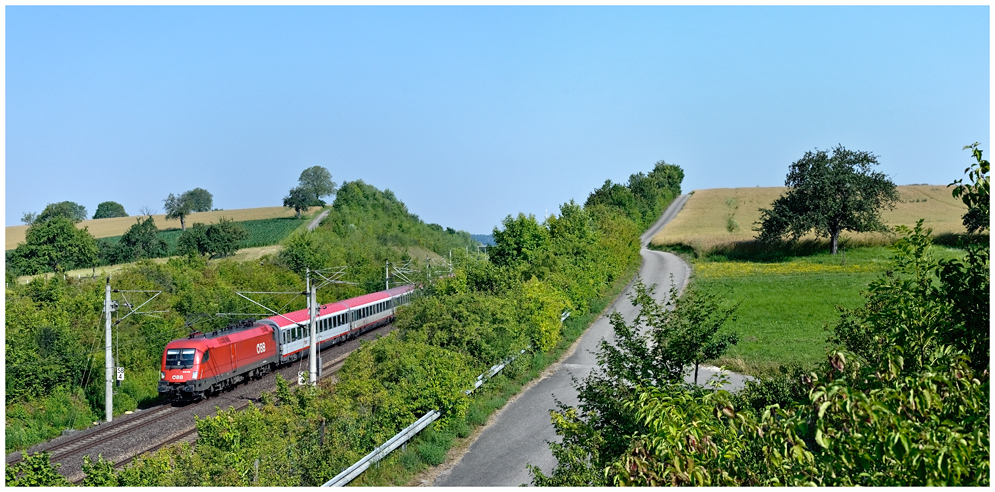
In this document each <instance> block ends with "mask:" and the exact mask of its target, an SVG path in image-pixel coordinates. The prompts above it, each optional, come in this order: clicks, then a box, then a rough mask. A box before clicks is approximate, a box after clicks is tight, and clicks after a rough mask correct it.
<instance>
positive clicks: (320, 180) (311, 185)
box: [291, 166, 335, 206]
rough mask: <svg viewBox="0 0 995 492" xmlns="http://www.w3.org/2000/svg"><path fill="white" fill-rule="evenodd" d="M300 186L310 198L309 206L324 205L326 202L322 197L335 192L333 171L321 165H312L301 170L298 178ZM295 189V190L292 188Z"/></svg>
mask: <svg viewBox="0 0 995 492" xmlns="http://www.w3.org/2000/svg"><path fill="white" fill-rule="evenodd" d="M297 181H298V182H299V183H300V186H299V187H300V188H301V190H302V191H303V192H304V194H305V196H307V197H308V199H309V200H310V202H311V203H310V204H309V206H315V205H317V206H324V205H325V202H324V201H322V199H321V197H324V196H329V195H334V194H335V183H334V182H333V181H332V173H330V172H328V169H325V168H323V167H321V166H312V167H309V168H307V169H305V170H304V171H302V172H301V176H300V178H298V179H297ZM291 191H293V190H291Z"/></svg>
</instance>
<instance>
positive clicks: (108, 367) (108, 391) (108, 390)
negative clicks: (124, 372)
mask: <svg viewBox="0 0 995 492" xmlns="http://www.w3.org/2000/svg"><path fill="white" fill-rule="evenodd" d="M104 318H105V323H104V338H105V342H106V345H107V346H106V347H105V348H104V369H105V371H104V376H105V378H104V379H105V382H106V383H107V384H106V387H105V389H104V411H105V412H106V413H107V421H108V422H110V421H111V420H112V419H113V418H114V357H113V355H112V353H111V276H110V275H108V276H107V286H106V287H105V288H104Z"/></svg>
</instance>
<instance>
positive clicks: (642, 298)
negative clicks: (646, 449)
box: [531, 280, 736, 486]
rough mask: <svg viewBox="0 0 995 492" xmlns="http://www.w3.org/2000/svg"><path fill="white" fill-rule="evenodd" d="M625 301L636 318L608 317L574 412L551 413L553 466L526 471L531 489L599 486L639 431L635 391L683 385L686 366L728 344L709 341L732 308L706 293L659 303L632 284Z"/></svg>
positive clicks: (673, 295) (728, 338) (730, 337)
mask: <svg viewBox="0 0 995 492" xmlns="http://www.w3.org/2000/svg"><path fill="white" fill-rule="evenodd" d="M634 289H635V294H633V296H632V297H631V300H632V303H633V305H635V306H639V314H638V315H637V316H636V318H635V319H634V320H633V322H632V324H627V323H626V322H625V320H624V319H622V317H621V315H620V314H618V313H617V312H616V313H612V315H611V322H612V326H613V327H614V331H615V337H614V341H613V342H612V343H609V342H608V341H605V340H602V341H601V342H600V345H599V349H598V364H599V365H600V367H599V368H598V369H596V370H595V371H594V372H592V373H591V374H590V375H588V376H587V377H586V378H585V379H584V381H583V382H581V383H579V384H578V388H577V392H578V399H579V400H580V402H581V403H580V405H579V409H574V408H571V407H567V406H565V405H561V406H560V409H559V410H557V411H553V412H551V415H552V417H553V419H552V421H553V426H554V427H555V428H556V432H557V434H558V435H561V436H562V437H563V439H562V442H561V443H551V444H550V448H551V449H552V451H553V455H554V456H555V457H556V458H557V461H558V464H557V467H556V468H555V469H554V470H553V472H552V474H551V475H550V476H546V475H545V474H543V473H542V471H541V470H539V469H538V468H531V471H532V473H533V475H534V479H533V484H534V485H543V486H552V485H555V486H563V485H567V486H599V485H609V484H608V483H606V482H605V481H604V476H605V475H604V473H603V470H605V468H606V467H607V466H609V464H610V463H612V462H613V461H614V460H616V459H617V458H618V457H619V456H621V455H622V454H623V453H624V452H625V451H626V449H627V448H628V447H629V446H630V440H631V438H632V436H633V435H634V433H637V432H640V431H645V430H646V425H647V424H646V423H645V422H644V419H643V418H641V417H639V416H638V415H637V411H636V410H637V409H638V406H635V405H632V404H631V403H630V404H627V403H626V402H631V401H633V400H635V399H636V398H637V394H636V392H635V388H636V387H637V386H638V385H641V384H642V385H648V386H649V387H653V388H665V387H668V386H669V385H683V382H682V381H683V377H684V374H685V373H686V371H687V367H688V366H689V365H695V364H697V363H699V362H700V361H703V360H705V359H709V358H714V357H716V356H718V355H719V354H721V353H722V351H724V350H725V348H726V347H727V346H728V345H729V344H731V343H735V341H736V336H735V334H727V335H723V336H717V337H716V331H717V330H718V328H719V327H721V325H722V324H723V323H724V322H725V321H726V320H727V319H728V318H729V316H730V315H731V314H732V311H733V309H735V308H730V307H721V306H720V303H719V300H718V299H717V298H716V297H715V296H712V295H708V294H702V293H699V292H695V291H693V290H690V291H688V292H685V294H684V296H683V297H678V296H677V290H676V288H674V287H672V288H671V290H670V295H669V296H668V297H667V300H666V301H665V302H663V303H658V302H657V301H655V300H654V299H653V297H652V292H653V289H652V287H646V286H645V285H644V284H643V283H642V281H639V280H637V281H636V284H635V286H634Z"/></svg>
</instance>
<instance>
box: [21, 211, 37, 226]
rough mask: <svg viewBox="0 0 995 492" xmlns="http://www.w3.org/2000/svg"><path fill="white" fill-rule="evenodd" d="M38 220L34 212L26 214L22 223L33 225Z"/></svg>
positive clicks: (22, 218) (22, 217)
mask: <svg viewBox="0 0 995 492" xmlns="http://www.w3.org/2000/svg"><path fill="white" fill-rule="evenodd" d="M36 218H38V214H36V213H34V212H24V215H22V216H21V223H22V224H26V225H31V224H32V223H34V221H35V219H36Z"/></svg>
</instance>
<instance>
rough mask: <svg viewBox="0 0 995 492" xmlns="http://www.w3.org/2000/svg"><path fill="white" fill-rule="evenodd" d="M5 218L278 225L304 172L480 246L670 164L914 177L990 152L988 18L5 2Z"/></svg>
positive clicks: (700, 170) (860, 10) (766, 180)
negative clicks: (404, 208)
mask: <svg viewBox="0 0 995 492" xmlns="http://www.w3.org/2000/svg"><path fill="white" fill-rule="evenodd" d="M5 19H6V22H5V32H6V37H5V39H6V44H5V46H6V50H5V53H6V58H5V59H6V64H5V77H6V78H5V80H6V86H5V97H6V100H5V103H6V113H5V124H6V132H5V145H6V153H5V180H6V186H5V201H4V206H5V208H6V212H5V222H6V224H7V226H16V225H20V224H21V222H20V219H21V216H22V215H23V214H24V213H25V212H34V213H38V212H41V210H42V209H43V208H44V207H45V205H46V204H48V203H56V202H60V201H67V200H68V201H73V202H76V203H79V204H81V205H84V206H85V207H87V212H88V215H89V216H92V214H93V212H94V211H95V210H96V206H97V204H99V203H101V202H104V201H115V202H118V203H120V204H122V205H123V206H124V207H125V209H126V211H128V212H129V213H131V214H135V213H136V211H138V210H139V209H141V208H143V207H151V208H153V209H156V210H160V211H161V210H162V209H163V200H164V199H165V198H166V196H168V195H169V194H170V193H182V192H184V191H187V190H190V189H193V188H197V187H200V188H204V189H207V190H208V191H210V192H211V193H213V195H214V201H215V205H216V206H218V207H221V208H228V209H242V208H256V207H257V206H258V205H260V204H266V205H269V204H273V205H269V206H277V205H279V204H281V203H282V199H283V197H284V196H286V195H287V193H288V191H289V190H290V188H292V187H293V186H295V185H296V182H297V178H298V176H299V175H300V172H301V171H303V170H304V169H306V168H308V167H311V166H315V165H320V166H324V167H326V168H327V169H328V170H329V171H330V172H331V174H332V180H333V181H335V182H336V183H341V182H343V181H353V180H357V179H362V180H364V181H365V182H367V183H369V184H371V185H373V186H376V187H377V188H379V189H390V190H392V191H393V192H394V193H396V194H397V196H398V197H401V198H402V199H403V201H404V202H405V204H407V205H408V207H409V209H410V210H412V211H414V212H416V213H417V215H418V216H419V217H421V218H422V219H423V220H425V222H427V223H437V224H444V225H446V226H447V227H452V228H454V229H459V230H465V231H478V232H480V231H487V230H493V228H494V227H499V226H500V224H501V221H502V220H503V219H504V218H505V217H507V216H508V215H512V216H515V215H517V214H518V213H525V214H533V215H535V216H537V217H542V216H543V215H544V214H545V213H546V212H547V211H548V212H549V213H553V212H554V211H556V210H557V208H558V207H559V206H560V205H561V204H563V203H566V202H568V201H569V200H571V199H573V200H574V201H576V202H580V203H583V201H584V200H586V198H587V196H588V194H589V193H590V192H591V191H593V190H594V189H597V188H599V187H600V186H601V184H602V183H604V181H605V180H606V179H610V180H611V181H613V182H621V183H624V182H626V181H627V179H628V177H629V175H631V174H635V173H639V172H642V173H648V172H649V171H650V170H652V169H653V166H654V163H656V162H657V161H661V160H663V161H666V162H668V163H671V164H676V165H678V166H680V167H681V168H682V169H684V171H685V181H684V185H683V188H684V189H686V190H693V189H709V188H729V187H755V186H763V187H767V186H781V184H782V183H783V182H784V177H785V175H786V173H787V170H788V167H789V166H790V164H791V163H792V162H794V161H796V160H798V159H799V158H801V157H802V156H803V155H804V153H805V152H807V151H811V150H814V149H831V148H833V147H835V146H836V145H839V144H842V145H843V146H845V147H846V148H848V149H852V150H864V151H869V152H871V153H873V154H875V155H877V156H879V162H880V166H877V167H876V169H875V170H876V171H880V172H882V173H884V174H886V175H888V176H889V177H890V178H891V179H892V180H893V181H895V182H896V183H929V182H939V183H950V182H953V181H954V180H956V179H960V178H962V177H963V170H964V168H966V167H968V166H969V165H970V164H971V162H973V159H972V157H971V155H970V153H969V152H968V151H965V150H962V148H963V147H964V146H965V145H969V144H971V143H973V142H979V143H980V147H981V148H982V149H983V150H984V151H985V154H986V156H987V155H988V154H989V153H990V151H991V148H990V119H991V118H990V58H991V57H990V52H989V51H990V25H989V22H990V7H989V6H987V5H981V6H954V7H945V6H894V7H892V6H627V7H614V6H292V7H280V6H148V7H146V6H15V5H12V6H7V7H6V8H5Z"/></svg>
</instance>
